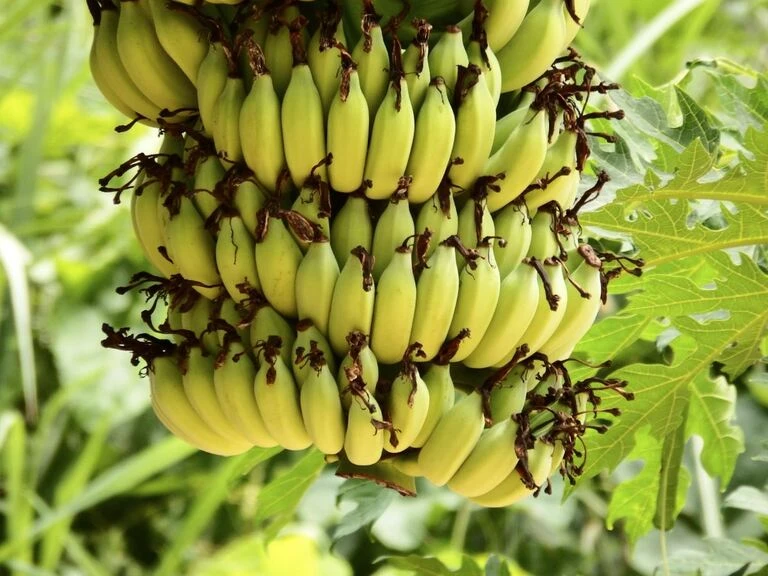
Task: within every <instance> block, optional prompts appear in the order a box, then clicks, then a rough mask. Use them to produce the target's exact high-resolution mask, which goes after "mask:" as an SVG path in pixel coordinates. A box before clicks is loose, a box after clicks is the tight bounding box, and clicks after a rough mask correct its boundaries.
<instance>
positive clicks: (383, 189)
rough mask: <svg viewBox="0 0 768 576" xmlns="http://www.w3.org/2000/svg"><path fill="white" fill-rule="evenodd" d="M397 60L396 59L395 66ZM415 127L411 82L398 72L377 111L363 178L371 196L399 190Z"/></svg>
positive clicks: (381, 198) (367, 194)
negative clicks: (409, 85)
mask: <svg viewBox="0 0 768 576" xmlns="http://www.w3.org/2000/svg"><path fill="white" fill-rule="evenodd" d="M395 49H399V48H398V47H397V46H395ZM398 61H399V58H396V59H395V64H396V65H398V64H399V62H398ZM415 130H416V121H415V120H414V117H413V107H412V106H411V100H410V97H409V95H408V84H407V83H406V81H405V78H403V76H402V72H399V73H398V72H395V73H393V79H392V82H390V84H389V88H388V89H387V93H386V96H385V97H384V100H382V102H381V106H379V109H378V111H377V112H376V119H375V120H374V122H373V130H372V131H371V139H370V142H369V144H368V155H367V156H366V159H365V172H364V179H365V180H366V181H369V182H370V186H369V187H368V188H367V189H366V191H365V195H366V196H367V197H368V198H371V199H373V200H383V199H384V198H388V197H389V196H390V194H392V192H394V191H395V190H396V189H397V187H398V182H399V181H400V178H402V176H403V175H405V170H406V168H407V166H408V157H409V156H410V154H411V145H412V144H413V137H414V133H415Z"/></svg>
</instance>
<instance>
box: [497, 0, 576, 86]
mask: <svg viewBox="0 0 768 576" xmlns="http://www.w3.org/2000/svg"><path fill="white" fill-rule="evenodd" d="M565 39H566V36H565V17H564V14H563V0H541V2H539V3H538V4H537V5H536V6H535V7H534V8H533V10H531V11H530V12H529V13H528V14H527V15H526V16H525V18H524V19H523V22H522V24H520V28H519V29H518V30H517V32H516V33H515V35H514V36H513V37H512V38H511V39H510V41H509V42H507V44H505V45H504V47H503V48H501V49H499V50H497V51H496V56H497V57H498V59H499V66H501V73H502V79H503V81H502V85H501V91H502V92H511V91H512V90H518V89H520V88H522V87H523V86H525V85H526V84H530V83H531V82H533V81H534V80H536V79H537V78H538V77H539V76H541V75H542V74H543V73H544V72H546V70H547V68H549V67H550V66H551V65H552V62H554V60H555V58H557V57H558V56H559V55H560V52H562V50H563V45H564V43H565Z"/></svg>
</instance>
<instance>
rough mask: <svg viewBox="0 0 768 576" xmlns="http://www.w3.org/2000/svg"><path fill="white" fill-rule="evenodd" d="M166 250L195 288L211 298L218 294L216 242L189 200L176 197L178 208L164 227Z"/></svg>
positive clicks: (218, 278) (183, 197) (219, 277)
mask: <svg viewBox="0 0 768 576" xmlns="http://www.w3.org/2000/svg"><path fill="white" fill-rule="evenodd" d="M167 236H168V244H167V246H168V251H169V253H170V254H171V258H173V261H174V264H176V266H178V268H179V273H180V274H181V275H182V276H183V277H184V278H186V279H187V280H190V281H193V282H195V284H194V288H195V290H197V291H198V292H199V293H200V294H202V295H203V296H205V297H206V298H209V299H211V300H213V299H215V298H216V297H217V296H219V294H221V289H222V286H221V276H220V275H219V271H218V268H217V267H216V242H215V240H214V239H213V236H212V235H211V233H210V232H209V231H208V230H206V228H205V221H204V220H203V218H202V216H200V214H199V213H198V211H197V209H196V208H195V205H194V204H193V203H192V200H191V199H189V198H187V197H186V196H182V197H181V198H180V199H179V204H178V212H177V213H175V214H172V215H171V218H170V220H169V222H168V229H167Z"/></svg>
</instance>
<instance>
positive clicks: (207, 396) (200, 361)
mask: <svg viewBox="0 0 768 576" xmlns="http://www.w3.org/2000/svg"><path fill="white" fill-rule="evenodd" d="M202 301H205V299H203V300H202ZM213 373H214V357H213V356H210V355H207V354H205V353H204V352H203V351H202V350H201V349H200V348H198V347H193V348H190V350H189V356H188V357H187V359H186V372H185V373H184V374H183V375H182V383H183V385H184V393H185V394H186V396H187V398H188V399H189V403H190V404H191V405H192V407H193V408H194V409H195V411H196V412H197V414H198V415H199V416H200V418H202V420H203V421H204V422H205V423H206V424H208V426H210V428H211V430H214V431H215V432H217V433H218V434H219V435H221V436H224V437H225V438H227V439H229V440H230V441H232V442H240V443H244V444H245V443H247V444H251V443H250V442H249V441H248V439H247V438H246V437H245V436H244V435H243V434H242V433H241V432H240V431H239V430H238V429H237V428H235V427H234V426H233V425H232V423H231V422H230V421H229V419H228V418H227V416H226V414H224V411H223V410H222V409H221V404H219V399H218V398H217V396H216V385H215V383H214V381H213ZM251 445H252V444H251Z"/></svg>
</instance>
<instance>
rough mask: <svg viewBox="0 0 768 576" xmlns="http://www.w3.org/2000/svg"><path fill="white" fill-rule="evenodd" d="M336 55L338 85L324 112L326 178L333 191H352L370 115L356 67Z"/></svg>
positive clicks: (356, 183)
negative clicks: (328, 157)
mask: <svg viewBox="0 0 768 576" xmlns="http://www.w3.org/2000/svg"><path fill="white" fill-rule="evenodd" d="M340 52H341V82H340V83H339V87H338V90H337V91H336V92H335V94H334V95H333V98H332V101H331V103H330V107H329V110H328V135H327V142H326V148H327V149H328V153H329V154H332V155H333V162H331V165H330V166H329V167H328V177H329V178H330V183H331V186H332V187H333V189H334V190H336V191H337V192H354V191H355V190H359V189H360V186H361V185H362V183H363V173H364V171H365V158H366V155H367V153H368V128H369V124H370V113H369V110H368V102H367V100H366V98H365V94H364V93H363V90H362V88H361V85H360V77H359V75H358V72H357V65H356V64H355V63H354V62H353V60H352V58H351V56H350V55H349V54H348V53H347V52H346V51H344V50H341V51H340Z"/></svg>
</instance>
